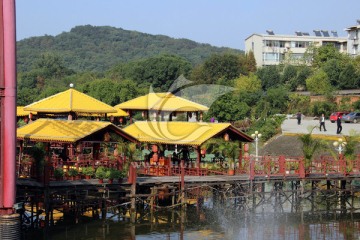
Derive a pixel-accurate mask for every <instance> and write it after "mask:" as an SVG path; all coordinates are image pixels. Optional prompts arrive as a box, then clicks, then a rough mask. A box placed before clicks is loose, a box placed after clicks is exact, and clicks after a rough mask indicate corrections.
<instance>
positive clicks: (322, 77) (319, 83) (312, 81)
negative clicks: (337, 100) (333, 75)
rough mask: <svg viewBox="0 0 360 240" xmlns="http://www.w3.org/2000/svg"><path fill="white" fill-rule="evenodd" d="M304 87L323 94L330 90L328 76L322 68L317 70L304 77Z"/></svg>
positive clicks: (314, 92)
mask: <svg viewBox="0 0 360 240" xmlns="http://www.w3.org/2000/svg"><path fill="white" fill-rule="evenodd" d="M306 88H307V89H308V90H309V91H310V92H311V93H313V94H322V95H325V94H328V93H329V92H331V91H332V86H331V84H330V82H329V79H328V76H327V75H326V73H325V72H324V71H323V70H318V71H317V72H315V73H314V74H313V75H312V76H311V77H309V78H308V79H306Z"/></svg>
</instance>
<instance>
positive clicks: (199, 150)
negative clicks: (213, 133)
mask: <svg viewBox="0 0 360 240" xmlns="http://www.w3.org/2000/svg"><path fill="white" fill-rule="evenodd" d="M200 162H201V149H200V146H197V147H196V171H197V175H198V176H200Z"/></svg>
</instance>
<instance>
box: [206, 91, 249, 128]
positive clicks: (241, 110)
mask: <svg viewBox="0 0 360 240" xmlns="http://www.w3.org/2000/svg"><path fill="white" fill-rule="evenodd" d="M249 113H250V107H249V106H248V105H247V104H246V103H245V102H242V101H241V98H240V96H239V95H235V94H231V93H228V94H226V95H224V96H222V97H220V98H219V99H218V100H216V101H215V102H214V103H213V104H212V105H211V107H210V109H209V112H208V113H207V116H211V117H215V118H216V119H218V120H219V121H220V122H230V121H236V120H240V119H244V118H245V117H247V116H249Z"/></svg>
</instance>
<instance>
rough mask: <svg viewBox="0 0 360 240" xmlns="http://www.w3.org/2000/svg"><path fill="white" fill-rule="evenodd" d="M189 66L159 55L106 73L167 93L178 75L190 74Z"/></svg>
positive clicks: (179, 59) (171, 57)
mask: <svg viewBox="0 0 360 240" xmlns="http://www.w3.org/2000/svg"><path fill="white" fill-rule="evenodd" d="M190 69H191V64H190V62H188V61H187V60H185V59H183V58H181V57H179V56H175V55H159V56H155V57H150V58H146V59H142V60H138V61H134V62H130V63H127V64H120V65H118V66H116V67H114V68H113V69H112V70H111V71H109V72H108V73H107V75H110V76H111V77H112V78H117V79H131V80H134V81H135V82H137V83H138V84H140V83H141V84H142V85H143V86H144V83H145V86H150V85H152V86H153V87H154V88H155V89H158V90H160V91H168V90H169V88H170V86H171V84H172V82H173V81H174V80H176V79H177V78H178V77H179V76H180V75H185V76H187V75H188V74H189V73H190Z"/></svg>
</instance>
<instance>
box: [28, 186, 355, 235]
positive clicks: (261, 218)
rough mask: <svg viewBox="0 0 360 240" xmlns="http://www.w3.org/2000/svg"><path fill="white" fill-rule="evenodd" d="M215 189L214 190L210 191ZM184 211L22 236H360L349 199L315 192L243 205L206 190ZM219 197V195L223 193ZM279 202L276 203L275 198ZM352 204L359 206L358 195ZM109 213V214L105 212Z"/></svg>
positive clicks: (144, 214)
mask: <svg viewBox="0 0 360 240" xmlns="http://www.w3.org/2000/svg"><path fill="white" fill-rule="evenodd" d="M213 193H214V192H213ZM205 195H206V196H208V197H207V198H206V199H204V198H200V200H199V199H198V201H194V202H197V204H194V205H189V206H188V207H187V208H186V210H181V209H180V208H179V209H176V210H164V209H163V210H159V211H155V212H153V213H151V212H149V211H143V212H140V213H139V214H138V220H137V223H136V224H132V223H130V221H129V219H128V217H126V216H122V215H121V216H120V215H116V216H115V217H114V216H113V215H111V216H112V217H111V218H110V217H109V218H107V220H99V219H98V220H94V219H87V218H82V219H81V220H80V222H79V223H78V224H70V225H69V224H68V223H67V222H64V221H59V222H58V223H57V225H56V226H55V227H54V228H52V229H51V230H48V231H47V232H45V231H43V232H40V233H36V234H37V235H36V236H34V235H30V234H29V235H27V236H24V237H25V239H35V237H36V238H38V239H54V240H57V239H59V240H60V239H61V240H67V239H71V240H73V239H94V240H95V239H96V240H100V239H124V240H127V239H129V240H134V239H137V240H139V239H140V240H143V239H144V240H145V239H180V240H182V239H196V240H200V239H299V240H301V239H359V238H360V234H359V233H360V213H358V212H356V211H346V210H345V208H346V204H347V201H349V199H346V198H342V197H336V196H335V197H326V196H323V195H318V196H315V197H314V198H313V199H312V201H303V202H301V204H298V203H297V206H296V207H294V206H293V203H291V202H290V201H289V198H288V197H284V196H272V197H271V198H263V199H262V202H261V201H260V202H257V201H256V200H255V201H254V202H252V205H248V206H246V207H244V202H243V201H242V200H241V199H239V198H235V197H234V198H231V197H228V198H224V197H221V196H219V195H220V194H219V195H217V194H215V193H214V195H211V194H209V193H207V194H205ZM222 196H223V195H222ZM279 201H280V202H282V204H281V207H279V204H278V202H279ZM352 201H355V203H354V206H355V207H356V206H359V201H358V199H355V200H354V199H352ZM109 216H110V215H109Z"/></svg>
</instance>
